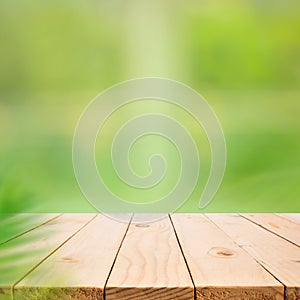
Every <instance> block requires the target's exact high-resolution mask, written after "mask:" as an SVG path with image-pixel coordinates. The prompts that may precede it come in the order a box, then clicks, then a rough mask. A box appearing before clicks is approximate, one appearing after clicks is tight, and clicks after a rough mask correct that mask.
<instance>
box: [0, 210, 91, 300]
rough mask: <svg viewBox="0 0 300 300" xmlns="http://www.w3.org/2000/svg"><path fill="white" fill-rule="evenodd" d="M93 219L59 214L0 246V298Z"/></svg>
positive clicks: (9, 292) (87, 216)
mask: <svg viewBox="0 0 300 300" xmlns="http://www.w3.org/2000/svg"><path fill="white" fill-rule="evenodd" d="M94 216H95V215H90V214H89V215H88V214H86V215H76V214H66V215H62V216H60V217H58V218H56V219H54V220H52V221H50V222H48V223H45V224H44V225H42V226H40V227H37V228H36V229H34V230H31V231H29V232H27V233H26V234H24V235H21V236H19V237H18V238H15V239H13V240H11V241H9V242H7V243H4V244H2V245H0V290H1V293H0V299H1V300H2V299H5V297H6V296H5V295H7V294H11V290H12V287H13V285H14V284H16V283H17V282H18V281H19V280H21V279H22V278H23V277H24V276H26V274H27V273H28V272H30V271H31V270H32V269H33V268H35V267H36V266H37V265H38V264H39V263H41V261H42V260H43V259H45V258H46V257H47V256H48V255H50V254H51V253H52V251H54V250H55V249H57V248H58V247H59V246H60V245H61V244H62V243H64V242H65V241H66V240H67V239H68V238H70V237H71V236H72V235H74V234H75V233H76V232H77V231H78V230H80V229H81V228H82V227H83V226H84V225H86V224H87V222H89V221H90V220H91V219H92V218H93V217H94ZM2 296H3V297H2Z"/></svg>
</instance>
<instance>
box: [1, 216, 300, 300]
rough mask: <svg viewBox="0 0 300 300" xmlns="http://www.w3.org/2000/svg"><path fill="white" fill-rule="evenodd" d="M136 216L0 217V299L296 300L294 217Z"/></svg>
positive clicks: (299, 232) (298, 253)
mask: <svg viewBox="0 0 300 300" xmlns="http://www.w3.org/2000/svg"><path fill="white" fill-rule="evenodd" d="M138 217H139V216H133V217H132V218H131V220H129V221H128V223H120V222H116V221H114V220H112V219H109V218H107V217H105V216H103V215H100V214H19V215H14V216H10V217H9V218H7V217H6V218H4V217H3V218H2V219H1V218H0V300H2V299H5V300H6V299H45V300H46V299H89V300H92V299H107V300H109V299H118V300H123V299H124V300H125V299H126V300H127V299H139V300H140V299H142V300H143V299H150V300H152V299H155V300H156V299H230V300H233V299H276V300H277V299H293V300H296V299H300V248H299V247H300V214H172V215H166V217H165V218H163V219H161V220H159V221H157V222H153V223H148V224H136V223H135V222H134V221H135V220H136V218H138ZM1 228H6V230H5V234H4V233H3V232H4V230H2V234H1ZM10 228H11V231H9V230H7V229H10Z"/></svg>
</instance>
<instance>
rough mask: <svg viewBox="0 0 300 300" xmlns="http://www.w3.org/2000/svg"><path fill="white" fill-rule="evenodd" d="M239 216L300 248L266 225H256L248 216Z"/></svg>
mask: <svg viewBox="0 0 300 300" xmlns="http://www.w3.org/2000/svg"><path fill="white" fill-rule="evenodd" d="M238 215H239V216H241V217H242V218H244V219H246V220H247V221H249V222H251V223H252V224H254V225H257V226H259V227H261V228H262V229H264V230H266V231H268V232H270V233H272V234H274V235H276V236H278V237H279V238H281V239H283V240H285V241H287V242H289V243H291V244H293V245H295V246H297V247H298V248H300V246H299V245H297V244H296V243H294V242H292V241H290V240H289V239H287V238H285V237H284V236H282V235H280V234H278V233H276V232H274V231H272V230H271V229H268V228H267V227H265V226H264V225H262V224H259V223H256V222H255V221H253V220H251V219H248V218H247V217H246V216H244V215H242V214H238Z"/></svg>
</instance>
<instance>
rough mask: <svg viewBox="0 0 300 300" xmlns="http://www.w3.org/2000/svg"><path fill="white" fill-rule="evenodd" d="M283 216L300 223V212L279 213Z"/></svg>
mask: <svg viewBox="0 0 300 300" xmlns="http://www.w3.org/2000/svg"><path fill="white" fill-rule="evenodd" d="M277 215H278V216H281V217H283V218H286V219H289V220H290V221H293V222H295V223H297V224H300V214H277Z"/></svg>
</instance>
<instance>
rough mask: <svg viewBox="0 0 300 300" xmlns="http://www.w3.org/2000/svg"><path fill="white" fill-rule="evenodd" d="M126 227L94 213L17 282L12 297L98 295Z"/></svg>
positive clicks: (81, 296) (78, 297) (102, 291)
mask: <svg viewBox="0 0 300 300" xmlns="http://www.w3.org/2000/svg"><path fill="white" fill-rule="evenodd" d="M127 227H128V225H127V224H123V223H118V222H115V221H113V220H111V219H109V218H107V217H105V216H102V215H98V216H97V217H96V218H95V219H94V220H92V221H91V222H90V223H89V224H88V225H87V226H86V227H84V228H83V229H82V230H81V231H80V232H79V233H78V234H76V235H75V236H74V237H73V238H72V239H71V240H70V241H69V242H68V243H66V244H65V245H63V246H62V247H61V248H60V249H58V250H57V251H56V252H55V253H54V254H53V255H51V256H50V257H49V258H48V259H46V260H45V261H44V262H43V263H42V264H41V265H40V266H38V267H37V268H36V269H35V270H34V271H33V272H31V273H30V274H29V275H28V276H26V277H25V278H24V279H23V280H22V281H21V282H19V283H18V284H17V285H16V286H15V292H14V296H15V297H14V299H40V300H42V299H44V300H47V299H49V298H55V297H57V298H61V299H63V298H67V299H69V298H71V297H73V298H74V299H102V298H103V293H104V286H105V283H106V279H107V277H108V275H109V272H110V270H111V267H112V265H113V262H114V259H115V257H116V255H117V251H118V249H119V247H120V245H121V242H122V239H123V237H124V236H125V233H126V230H127ZM51 286H55V287H56V289H49V287H51Z"/></svg>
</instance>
